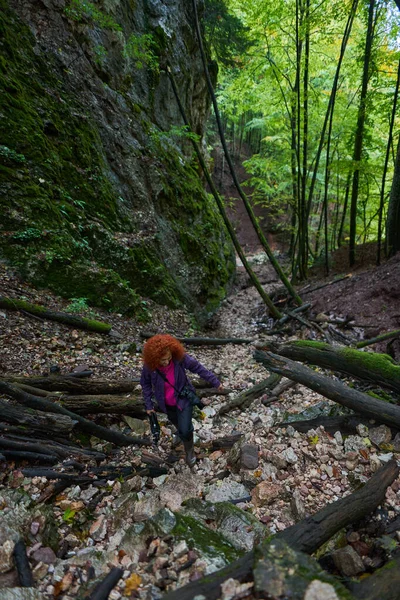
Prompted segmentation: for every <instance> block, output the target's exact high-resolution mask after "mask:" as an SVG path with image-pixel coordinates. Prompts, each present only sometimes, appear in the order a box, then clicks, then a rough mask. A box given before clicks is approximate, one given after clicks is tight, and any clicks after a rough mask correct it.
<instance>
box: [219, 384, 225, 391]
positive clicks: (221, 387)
mask: <svg viewBox="0 0 400 600" xmlns="http://www.w3.org/2000/svg"><path fill="white" fill-rule="evenodd" d="M223 391H224V386H223V385H222V383H221V385H220V386H219V387H218V388H217V392H223Z"/></svg>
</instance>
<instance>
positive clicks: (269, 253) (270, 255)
mask: <svg viewBox="0 0 400 600" xmlns="http://www.w3.org/2000/svg"><path fill="white" fill-rule="evenodd" d="M192 6H193V14H194V17H195V26H196V33H197V39H198V42H199V49H200V54H201V59H202V62H203V68H204V74H205V76H206V81H207V87H208V91H209V93H210V97H211V101H212V103H213V107H214V114H215V119H216V122H217V126H218V131H219V135H220V138H221V144H222V148H223V150H224V154H225V158H226V162H227V164H228V167H229V170H230V173H231V176H232V180H233V183H234V185H235V187H236V189H237V191H238V193H239V196H240V198H241V199H242V201H243V204H244V206H245V209H246V212H247V214H248V215H249V218H250V221H251V224H252V225H253V228H254V230H255V232H256V234H257V237H258V239H259V241H260V244H261V246H262V247H263V249H264V250H265V253H266V254H267V256H268V258H269V261H270V263H271V265H272V267H273V268H274V270H275V272H276V274H277V275H278V277H279V279H280V280H281V281H282V283H283V285H284V286H285V287H286V289H287V290H288V292H289V294H290V295H291V296H292V298H294V300H295V302H296V303H297V304H299V305H300V304H301V303H302V302H301V298H300V297H299V295H298V294H297V293H296V290H295V289H294V287H293V286H292V284H291V283H290V281H289V280H288V278H287V277H286V275H285V273H284V272H283V270H282V268H281V266H280V264H279V263H278V261H277V260H276V258H275V256H274V255H273V252H272V250H271V248H270V247H269V244H268V242H267V239H266V237H265V235H264V234H263V232H262V229H261V227H260V224H259V222H258V220H257V217H256V216H255V214H254V211H253V208H252V206H251V204H250V202H249V200H248V198H247V196H246V194H245V193H244V191H243V189H242V187H241V185H240V183H239V181H238V179H237V176H236V172H235V169H234V166H233V164H232V160H231V156H230V154H229V150H228V147H227V145H226V141H225V136H224V130H223V127H222V123H221V117H220V114H219V110H218V104H217V99H216V96H215V93H214V89H213V85H212V82H211V78H210V74H209V71H208V66H207V61H206V56H205V53H204V48H203V40H202V36H201V31H200V25H199V20H198V15H197V6H196V0H193V2H192Z"/></svg>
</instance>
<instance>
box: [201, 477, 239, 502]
mask: <svg viewBox="0 0 400 600" xmlns="http://www.w3.org/2000/svg"><path fill="white" fill-rule="evenodd" d="M248 495H249V492H248V490H247V488H245V486H244V485H243V484H242V483H237V482H236V481H232V480H231V479H228V478H226V479H223V480H222V481H218V482H217V483H213V484H212V485H210V487H209V488H208V491H207V493H206V496H205V500H207V501H208V502H229V500H239V499H240V498H245V497H247V496H248Z"/></svg>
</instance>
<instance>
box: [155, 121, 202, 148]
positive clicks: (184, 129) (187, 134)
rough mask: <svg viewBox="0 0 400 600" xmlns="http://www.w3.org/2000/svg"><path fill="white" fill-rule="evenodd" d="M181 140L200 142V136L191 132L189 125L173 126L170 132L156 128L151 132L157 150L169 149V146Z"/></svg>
mask: <svg viewBox="0 0 400 600" xmlns="http://www.w3.org/2000/svg"><path fill="white" fill-rule="evenodd" d="M179 139H184V140H185V139H186V140H194V141H195V142H199V140H200V136H198V135H197V134H196V133H194V132H193V131H190V129H189V127H188V126H187V125H180V126H178V125H172V126H171V128H170V129H169V130H168V131H162V130H161V129H155V128H154V129H152V130H151V131H150V140H151V142H152V144H153V145H154V146H155V147H156V148H157V147H158V146H162V147H163V148H164V149H167V148H168V145H169V144H175V143H176V142H177V141H178V140H179Z"/></svg>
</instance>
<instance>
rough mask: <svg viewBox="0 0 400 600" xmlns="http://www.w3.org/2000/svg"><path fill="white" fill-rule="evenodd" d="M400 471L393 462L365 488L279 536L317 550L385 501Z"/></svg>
mask: <svg viewBox="0 0 400 600" xmlns="http://www.w3.org/2000/svg"><path fill="white" fill-rule="evenodd" d="M399 473H400V469H399V467H398V466H397V463H396V461H395V460H391V461H389V462H388V463H387V464H386V465H385V466H383V467H381V468H380V469H379V470H378V471H377V472H376V473H375V474H374V475H373V476H372V477H371V478H370V479H369V480H368V481H367V483H366V484H365V485H364V486H363V487H362V488H360V489H358V490H356V491H355V492H353V493H352V494H350V496H346V497H345V498H341V499H340V500H336V502H332V503H331V504H328V505H327V506H325V508H323V509H322V510H320V511H318V513H316V514H315V515H313V516H310V517H306V518H305V519H303V520H302V521H300V522H299V523H297V524H296V525H292V526H291V527H288V528H287V529H285V530H284V531H281V532H280V533H279V534H278V536H279V538H280V539H282V540H285V541H286V542H287V543H288V544H289V545H290V546H291V547H292V548H294V549H296V550H301V551H302V552H307V553H308V554H311V553H312V552H315V550H317V549H318V548H319V547H320V546H322V544H324V543H325V542H326V541H328V540H329V539H330V538H331V537H332V536H333V535H334V534H335V533H336V532H337V531H339V530H340V529H342V527H345V526H346V525H349V524H350V523H356V522H357V521H359V520H360V519H361V518H362V517H364V516H365V515H367V514H370V513H371V512H373V511H374V510H375V509H376V507H377V506H379V505H380V504H381V503H382V502H383V500H384V499H385V494H386V489H387V488H388V487H389V486H390V485H391V484H392V483H393V481H394V480H395V479H396V478H397V477H398V476H399Z"/></svg>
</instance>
